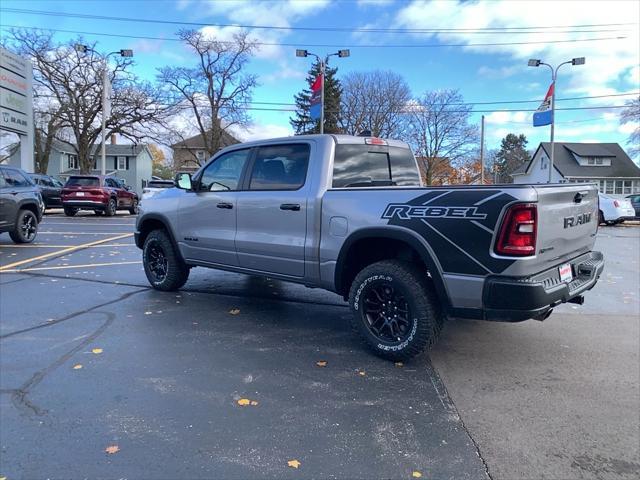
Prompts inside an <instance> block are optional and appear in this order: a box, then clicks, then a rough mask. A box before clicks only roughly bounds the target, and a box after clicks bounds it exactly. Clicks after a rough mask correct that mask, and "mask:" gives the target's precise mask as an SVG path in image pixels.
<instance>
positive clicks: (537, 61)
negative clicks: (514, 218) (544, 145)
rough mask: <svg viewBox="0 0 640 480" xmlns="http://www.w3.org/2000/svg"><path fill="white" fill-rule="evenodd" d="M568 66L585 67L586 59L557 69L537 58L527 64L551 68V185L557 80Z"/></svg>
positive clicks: (571, 62) (573, 60)
mask: <svg viewBox="0 0 640 480" xmlns="http://www.w3.org/2000/svg"><path fill="white" fill-rule="evenodd" d="M567 64H571V65H584V64H585V57H576V58H572V59H571V60H569V61H567V62H562V63H561V64H560V65H558V66H557V67H556V68H555V69H554V68H553V67H552V66H551V65H549V64H548V63H545V62H543V61H542V60H540V59H537V58H531V59H529V62H528V63H527V65H528V66H530V67H539V66H540V65H546V66H547V67H549V70H551V87H550V88H549V90H550V91H551V142H550V143H551V153H550V155H549V178H548V180H547V183H551V179H552V175H553V160H554V156H555V155H554V154H555V144H554V127H555V123H556V118H555V110H556V80H557V78H558V70H559V69H560V67H561V66H562V65H567ZM543 103H544V102H543ZM545 125H546V124H545ZM534 126H535V125H534Z"/></svg>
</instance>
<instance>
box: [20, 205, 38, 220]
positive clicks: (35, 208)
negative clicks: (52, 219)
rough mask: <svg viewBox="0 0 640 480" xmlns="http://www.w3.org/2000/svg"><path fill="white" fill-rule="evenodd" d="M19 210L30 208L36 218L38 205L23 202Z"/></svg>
mask: <svg viewBox="0 0 640 480" xmlns="http://www.w3.org/2000/svg"><path fill="white" fill-rule="evenodd" d="M20 210H30V211H31V212H32V213H33V214H34V215H35V216H36V219H37V218H38V207H37V205H34V204H33V203H25V204H24V205H22V206H21V207H20Z"/></svg>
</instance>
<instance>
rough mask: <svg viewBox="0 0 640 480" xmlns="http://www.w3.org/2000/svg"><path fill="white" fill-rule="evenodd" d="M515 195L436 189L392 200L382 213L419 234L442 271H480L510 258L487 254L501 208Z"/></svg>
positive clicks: (501, 266)
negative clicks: (400, 199)
mask: <svg viewBox="0 0 640 480" xmlns="http://www.w3.org/2000/svg"><path fill="white" fill-rule="evenodd" d="M514 200H516V198H515V197H512V196H511V195H509V194H508V193H506V192H504V191H502V190H484V189H483V190H466V189H465V190H445V191H442V190H434V191H431V192H428V193H426V194H424V195H420V196H419V197H416V198H414V199H413V200H410V201H409V202H406V203H402V204H400V203H390V204H389V205H387V207H386V208H385V210H384V212H383V214H382V218H383V219H387V220H389V222H388V225H397V226H402V227H405V228H409V229H411V230H413V231H415V232H416V233H418V234H419V235H421V236H422V237H423V238H424V239H425V240H426V241H427V242H428V243H429V245H430V246H431V248H432V250H433V251H434V253H435V254H436V256H437V260H438V262H439V263H440V265H441V266H442V269H443V271H444V272H445V273H453V274H456V273H457V274H462V275H483V276H484V275H489V274H495V273H501V272H503V271H504V270H506V269H507V267H509V266H510V265H511V264H513V262H514V260H512V259H505V258H496V257H494V256H491V241H492V239H493V232H494V230H495V229H496V228H497V225H496V224H497V222H498V218H499V216H500V212H502V210H503V208H504V207H505V205H507V204H509V203H511V202H513V201H514ZM460 205H469V206H465V207H461V206H460Z"/></svg>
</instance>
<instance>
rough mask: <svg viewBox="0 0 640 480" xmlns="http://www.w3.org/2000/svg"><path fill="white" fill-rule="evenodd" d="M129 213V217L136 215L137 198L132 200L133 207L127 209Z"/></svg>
mask: <svg viewBox="0 0 640 480" xmlns="http://www.w3.org/2000/svg"><path fill="white" fill-rule="evenodd" d="M129 213H130V214H131V215H137V214H138V199H137V198H136V199H134V200H133V205H132V206H131V208H130V209H129Z"/></svg>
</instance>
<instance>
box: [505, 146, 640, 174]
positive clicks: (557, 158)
mask: <svg viewBox="0 0 640 480" xmlns="http://www.w3.org/2000/svg"><path fill="white" fill-rule="evenodd" d="M540 148H543V149H544V152H545V153H546V154H547V156H549V153H550V152H551V144H550V143H549V142H542V143H541V144H540V145H539V146H538V150H539V149H540ZM538 150H536V154H537V153H538ZM574 153H575V154H576V155H579V156H581V157H610V158H611V166H584V165H580V164H579V163H578V162H577V161H576V159H575V157H574V156H573V154H574ZM536 154H534V155H533V156H532V157H531V160H530V161H529V162H528V163H525V164H523V165H521V166H520V167H518V168H516V169H515V170H514V171H513V172H512V173H511V175H512V176H513V175H524V174H526V173H527V172H528V170H529V168H530V167H531V165H532V164H533V160H534V158H536ZM553 165H554V167H555V168H556V169H557V170H558V172H560V173H561V174H562V176H563V177H589V178H598V177H600V178H602V177H615V178H621V177H640V167H638V165H636V164H635V163H634V161H633V160H631V158H629V155H627V154H626V152H625V151H624V150H623V149H622V147H621V146H620V145H619V144H617V143H564V142H555V144H554V158H553Z"/></svg>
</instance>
